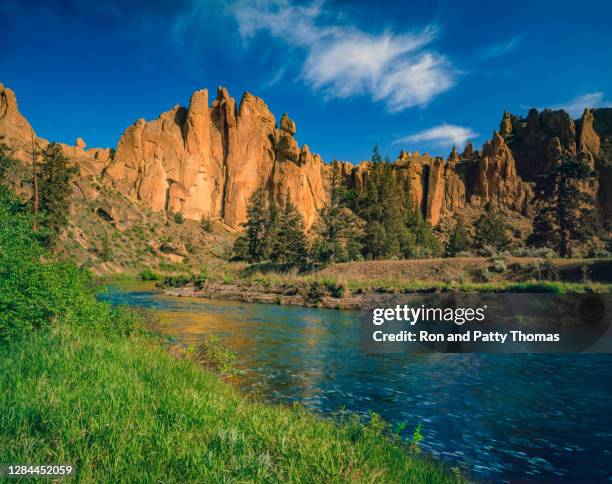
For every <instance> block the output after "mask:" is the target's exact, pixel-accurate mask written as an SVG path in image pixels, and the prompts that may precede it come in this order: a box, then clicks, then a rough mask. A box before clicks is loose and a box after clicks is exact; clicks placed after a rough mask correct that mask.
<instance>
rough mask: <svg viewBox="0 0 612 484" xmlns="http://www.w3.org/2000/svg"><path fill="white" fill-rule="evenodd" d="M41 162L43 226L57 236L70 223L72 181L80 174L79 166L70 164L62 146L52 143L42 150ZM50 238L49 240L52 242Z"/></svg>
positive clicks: (53, 235)
mask: <svg viewBox="0 0 612 484" xmlns="http://www.w3.org/2000/svg"><path fill="white" fill-rule="evenodd" d="M41 154H42V163H41V164H40V209H41V210H42V211H44V219H43V226H44V227H45V228H46V229H47V230H48V231H49V233H50V234H51V236H52V237H57V236H58V235H59V234H60V233H61V231H62V230H63V228H64V227H65V226H66V225H67V223H68V214H69V211H70V195H71V187H70V183H71V181H72V179H73V177H74V176H76V175H78V173H79V168H78V166H69V165H68V158H67V157H66V156H64V152H63V150H62V147H61V146H60V145H59V144H57V143H50V144H49V145H47V147H46V148H45V149H44V150H42V153H41ZM52 241H53V239H52V238H51V239H49V241H48V242H52Z"/></svg>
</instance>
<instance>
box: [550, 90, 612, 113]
mask: <svg viewBox="0 0 612 484" xmlns="http://www.w3.org/2000/svg"><path fill="white" fill-rule="evenodd" d="M609 106H612V102H610V101H606V100H605V99H604V93H603V92H588V93H586V94H582V95H580V96H578V97H576V98H574V99H572V100H571V101H568V102H566V103H562V104H559V105H556V106H552V109H564V110H565V111H567V112H568V113H570V114H571V115H572V117H574V118H578V117H580V116H582V113H583V111H584V108H604V107H609Z"/></svg>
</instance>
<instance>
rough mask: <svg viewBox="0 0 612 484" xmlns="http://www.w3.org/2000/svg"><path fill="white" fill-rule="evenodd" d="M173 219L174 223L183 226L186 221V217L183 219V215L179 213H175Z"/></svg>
mask: <svg viewBox="0 0 612 484" xmlns="http://www.w3.org/2000/svg"><path fill="white" fill-rule="evenodd" d="M172 218H173V220H174V223H177V224H182V223H183V222H184V221H185V217H183V214H182V213H179V212H177V213H175V214H174V215H173V216H172Z"/></svg>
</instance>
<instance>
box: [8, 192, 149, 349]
mask: <svg viewBox="0 0 612 484" xmlns="http://www.w3.org/2000/svg"><path fill="white" fill-rule="evenodd" d="M44 237H45V234H44V233H40V232H37V233H34V232H32V216H31V214H30V213H29V211H28V210H27V208H26V207H25V206H24V205H22V204H21V202H20V201H19V200H18V199H17V198H16V197H15V196H14V195H13V194H12V193H10V192H9V191H8V189H6V188H5V187H2V186H0V341H14V340H17V339H20V338H21V337H23V336H25V335H26V334H28V333H31V332H32V331H34V330H37V329H45V328H49V327H51V326H52V325H54V324H56V323H58V322H62V323H67V324H69V325H74V326H81V327H87V328H90V329H95V330H104V331H105V332H111V333H112V332H118V333H129V332H132V331H134V330H136V329H137V328H139V327H140V326H141V321H140V320H139V319H138V318H136V317H132V316H130V314H131V313H129V312H126V311H124V310H117V309H113V308H111V307H110V306H108V305H106V304H103V303H101V302H98V301H97V300H96V298H95V293H94V291H93V289H91V288H90V284H89V280H88V276H87V273H86V272H83V271H81V270H79V269H78V268H77V267H76V266H75V265H74V264H72V263H68V262H60V261H57V260H56V258H55V257H54V256H53V254H52V253H50V252H48V251H47V250H46V249H45V248H44V247H43V245H42V243H41V239H44Z"/></svg>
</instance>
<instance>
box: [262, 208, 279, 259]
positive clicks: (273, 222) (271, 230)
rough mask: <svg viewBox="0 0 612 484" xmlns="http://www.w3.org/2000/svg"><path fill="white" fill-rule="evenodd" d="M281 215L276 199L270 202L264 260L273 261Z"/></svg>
mask: <svg viewBox="0 0 612 484" xmlns="http://www.w3.org/2000/svg"><path fill="white" fill-rule="evenodd" d="M281 214H282V212H281V210H280V208H279V206H278V205H277V203H276V202H275V201H274V199H272V200H270V206H269V208H268V212H267V217H266V226H265V231H264V233H265V237H264V249H263V253H264V259H266V260H272V253H273V251H274V241H275V240H276V239H277V238H278V232H279V230H280V222H281Z"/></svg>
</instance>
